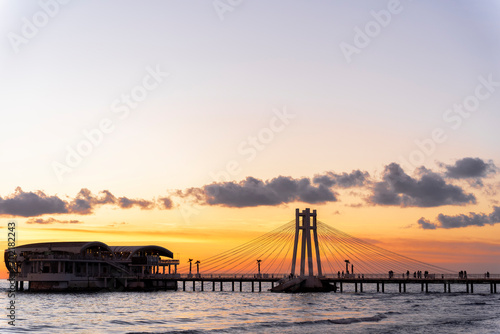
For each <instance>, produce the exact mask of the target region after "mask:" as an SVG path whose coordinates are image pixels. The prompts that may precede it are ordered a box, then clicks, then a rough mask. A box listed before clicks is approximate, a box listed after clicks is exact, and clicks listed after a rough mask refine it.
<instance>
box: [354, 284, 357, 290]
mask: <svg viewBox="0 0 500 334" xmlns="http://www.w3.org/2000/svg"><path fill="white" fill-rule="evenodd" d="M354 291H355V292H358V283H354Z"/></svg>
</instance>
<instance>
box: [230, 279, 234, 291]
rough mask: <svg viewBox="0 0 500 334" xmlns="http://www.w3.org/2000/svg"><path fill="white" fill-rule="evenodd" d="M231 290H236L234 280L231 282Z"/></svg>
mask: <svg viewBox="0 0 500 334" xmlns="http://www.w3.org/2000/svg"><path fill="white" fill-rule="evenodd" d="M231 291H233V292H234V281H232V282H231Z"/></svg>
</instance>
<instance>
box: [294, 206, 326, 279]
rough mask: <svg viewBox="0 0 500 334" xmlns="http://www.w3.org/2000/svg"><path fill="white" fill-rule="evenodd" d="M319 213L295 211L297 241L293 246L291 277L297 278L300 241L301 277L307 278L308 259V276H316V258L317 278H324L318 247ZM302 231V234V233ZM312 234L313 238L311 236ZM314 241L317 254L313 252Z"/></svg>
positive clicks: (314, 211)
mask: <svg viewBox="0 0 500 334" xmlns="http://www.w3.org/2000/svg"><path fill="white" fill-rule="evenodd" d="M317 226H318V225H317V213H316V210H313V211H312V212H311V210H310V209H309V208H306V209H305V210H304V211H302V212H300V210H299V209H295V239H294V244H293V255H292V256H293V257H292V270H291V275H292V276H295V266H296V262H297V252H298V250H299V240H300V243H301V252H300V277H304V276H305V272H306V259H307V269H308V276H314V265H313V263H314V257H315V258H316V271H317V276H323V273H322V271H321V257H320V253H319V247H318V229H317ZM301 231H302V233H301ZM311 234H312V236H311ZM313 241H314V250H315V254H313V251H312V244H313Z"/></svg>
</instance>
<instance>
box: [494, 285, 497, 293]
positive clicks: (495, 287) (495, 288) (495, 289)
mask: <svg viewBox="0 0 500 334" xmlns="http://www.w3.org/2000/svg"><path fill="white" fill-rule="evenodd" d="M493 290H494V291H495V293H497V284H496V283H493Z"/></svg>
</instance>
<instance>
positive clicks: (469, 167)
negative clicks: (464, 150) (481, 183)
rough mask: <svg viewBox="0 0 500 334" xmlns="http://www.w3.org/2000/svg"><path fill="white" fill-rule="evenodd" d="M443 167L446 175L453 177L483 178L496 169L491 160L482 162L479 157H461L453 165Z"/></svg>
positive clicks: (493, 172)
mask: <svg viewBox="0 0 500 334" xmlns="http://www.w3.org/2000/svg"><path fill="white" fill-rule="evenodd" d="M445 168H446V176H448V177H450V178H453V179H466V178H485V177H488V176H489V175H491V174H495V173H496V171H497V167H496V166H495V164H494V163H493V162H492V161H490V162H484V161H483V160H482V159H480V158H463V159H460V160H457V161H456V162H455V164H454V165H445Z"/></svg>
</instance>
